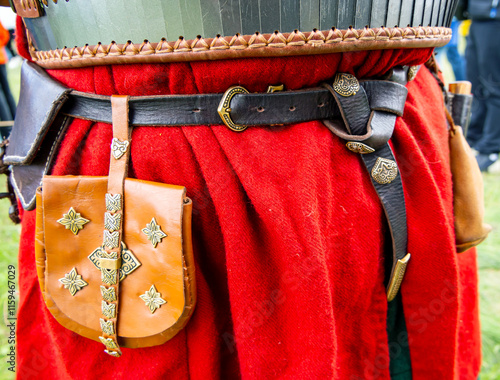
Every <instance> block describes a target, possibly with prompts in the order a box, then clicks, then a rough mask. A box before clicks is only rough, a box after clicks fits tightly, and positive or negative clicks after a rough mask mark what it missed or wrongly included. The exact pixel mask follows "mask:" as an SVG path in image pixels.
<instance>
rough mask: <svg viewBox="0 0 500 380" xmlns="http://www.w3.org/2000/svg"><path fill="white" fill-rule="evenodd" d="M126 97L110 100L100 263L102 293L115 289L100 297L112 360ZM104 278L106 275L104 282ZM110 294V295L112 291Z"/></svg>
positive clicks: (126, 150) (126, 134) (127, 141)
mask: <svg viewBox="0 0 500 380" xmlns="http://www.w3.org/2000/svg"><path fill="white" fill-rule="evenodd" d="M128 99H129V98H128V96H112V97H111V111H112V119H113V140H112V143H111V157H110V164H109V176H108V190H107V191H108V193H107V194H106V210H107V211H106V214H105V216H104V220H105V223H104V228H105V230H104V241H103V248H104V251H105V256H106V257H102V261H101V272H102V276H103V277H102V280H103V284H102V287H101V289H103V288H104V289H103V292H107V291H111V288H113V289H114V296H112V297H111V299H114V301H112V302H108V301H110V299H109V298H108V299H106V297H105V296H104V294H103V298H104V299H103V300H102V314H103V318H101V320H100V322H101V328H102V330H103V334H102V337H99V339H100V340H101V342H102V343H103V344H104V345H105V346H106V350H105V352H106V353H108V354H109V355H111V356H115V357H119V356H121V350H120V347H119V344H118V340H117V328H118V323H117V322H118V310H119V308H118V306H119V305H118V301H119V288H120V271H119V270H120V266H121V250H122V244H121V242H122V234H123V216H124V213H123V206H124V201H123V193H124V191H123V187H124V180H125V177H126V176H127V173H128V161H129V156H130V129H129V125H128ZM105 274H107V275H109V277H107V279H105ZM111 292H113V291H111Z"/></svg>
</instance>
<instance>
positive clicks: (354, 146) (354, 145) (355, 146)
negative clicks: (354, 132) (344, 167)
mask: <svg viewBox="0 0 500 380" xmlns="http://www.w3.org/2000/svg"><path fill="white" fill-rule="evenodd" d="M345 146H346V147H347V149H349V150H350V151H351V152H354V153H359V154H368V153H373V152H375V149H373V148H372V147H371V146H368V145H366V144H363V143H360V142H357V141H349V142H348V143H347V144H345Z"/></svg>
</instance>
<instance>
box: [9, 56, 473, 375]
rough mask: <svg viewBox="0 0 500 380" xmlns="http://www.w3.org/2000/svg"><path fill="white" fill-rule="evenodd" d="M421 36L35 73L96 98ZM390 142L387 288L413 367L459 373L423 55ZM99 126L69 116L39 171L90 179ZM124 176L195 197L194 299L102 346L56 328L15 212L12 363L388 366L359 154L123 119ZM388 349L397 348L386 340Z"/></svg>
mask: <svg viewBox="0 0 500 380" xmlns="http://www.w3.org/2000/svg"><path fill="white" fill-rule="evenodd" d="M430 54H431V49H420V50H386V51H371V52H355V53H354V52H353V53H343V54H331V55H323V56H307V57H288V58H274V59H267V58H257V59H241V60H228V61H209V62H193V63H174V64H148V65H116V66H100V67H99V66H96V67H89V68H81V69H71V70H69V69H68V70H52V71H50V74H51V75H52V76H53V77H54V78H56V79H58V80H59V81H61V82H62V83H64V84H65V85H67V86H69V87H72V88H75V89H77V90H79V91H85V92H91V93H97V94H104V95H112V94H128V95H159V94H194V93H210V92H219V93H220V92H224V91H225V90H226V89H227V88H228V87H229V86H231V85H242V86H244V87H246V88H247V89H248V90H249V91H253V92H257V91H260V92H262V91H265V90H266V88H267V86H268V85H275V84H280V83H282V84H284V85H285V87H286V88H287V89H300V88H305V87H312V86H316V85H318V83H320V82H322V81H324V80H327V79H329V78H332V77H333V76H334V75H335V73H336V72H348V73H352V74H355V75H356V76H357V77H360V78H367V77H374V76H377V75H381V74H383V73H386V72H387V71H388V70H389V69H390V68H391V67H393V66H395V65H415V64H422V63H424V62H425V61H426V60H427V59H428V58H429V56H430ZM407 87H408V90H409V94H408V100H407V102H406V107H405V112H404V116H403V117H400V118H398V120H397V123H396V128H395V132H394V136H393V138H392V140H391V144H392V146H393V148H394V152H395V156H396V159H397V161H398V164H399V166H400V169H401V176H402V180H403V185H404V190H405V196H406V207H407V214H408V251H409V252H410V253H411V254H412V258H411V260H410V263H409V266H408V270H407V274H406V277H405V280H404V282H403V285H402V297H403V305H404V312H405V316H406V324H407V330H408V337H401V339H406V338H407V339H408V340H409V346H410V353H411V360H412V370H413V377H414V379H425V380H428V379H454V378H463V379H473V378H474V379H475V378H476V377H477V375H478V372H479V366H480V339H479V322H478V309H477V294H476V286H477V284H476V282H477V278H476V253H475V250H474V249H472V250H469V251H468V252H467V253H464V254H461V255H457V254H456V252H455V246H454V240H455V239H454V230H453V200H452V182H451V174H450V169H449V152H448V137H447V136H448V135H447V130H446V123H445V118H444V112H443V100H442V94H441V90H440V89H439V87H438V85H437V83H436V81H435V79H434V78H433V77H432V75H431V74H430V72H429V71H428V70H427V69H426V68H425V67H422V68H421V69H420V71H419V73H418V75H417V77H416V79H415V80H414V81H412V82H410V83H409V84H408V86H407ZM111 138H112V132H111V126H110V125H108V124H103V123H94V122H89V121H83V120H75V121H74V122H73V123H72V124H71V126H70V127H69V129H68V131H67V134H66V137H65V139H64V141H63V143H62V145H61V147H60V149H59V152H58V155H57V160H56V162H55V165H54V167H53V169H52V174H56V175H65V174H73V175H76V174H81V175H107V171H108V165H109V158H110V148H109V147H110V142H111ZM129 176H130V177H135V178H140V179H145V180H149V181H158V182H164V183H170V184H176V185H183V186H186V187H187V191H188V196H189V197H191V198H192V199H193V202H194V215H193V233H194V250H195V252H194V253H195V261H196V269H197V272H196V277H197V283H198V304H197V306H196V310H195V313H194V315H193V317H192V319H191V321H190V322H189V324H188V325H187V327H186V328H185V329H184V330H183V331H181V332H180V333H179V334H178V335H177V336H176V337H175V338H174V339H172V340H171V341H169V342H167V343H166V344H164V345H161V346H157V347H151V348H144V349H126V348H125V349H123V356H122V357H121V358H119V359H116V358H112V357H109V356H108V355H106V354H105V353H103V346H102V345H101V344H100V343H97V342H95V341H92V340H89V339H86V338H83V337H80V336H78V335H77V334H75V333H72V332H71V331H69V330H66V329H65V328H63V327H61V326H60V325H59V324H58V323H57V322H56V321H55V320H54V318H53V317H52V316H51V314H50V312H49V311H48V310H47V308H46V307H45V305H44V303H43V300H42V296H41V293H40V288H39V285H38V281H37V278H36V271H35V261H34V244H33V239H34V224H35V215H34V212H25V213H24V215H23V230H22V239H21V249H20V256H19V261H20V270H21V275H20V292H21V299H20V305H19V319H18V363H19V367H18V377H19V378H20V379H23V380H24V379H31V378H60V379H69V378H78V379H96V378H99V377H103V378H104V377H106V378H114V379H122V378H123V379H125V378H134V379H135V378H140V377H142V376H144V377H147V378H150V379H160V378H170V379H194V380H195V379H203V380H205V379H219V378H244V379H274V378H283V379H349V380H350V379H388V378H389V347H388V343H387V342H388V338H387V333H386V312H387V300H386V295H385V289H384V258H385V257H386V253H384V252H387V250H388V249H390V246H391V244H390V238H389V237H388V233H387V222H386V221H385V217H384V214H383V210H382V207H381V203H380V201H379V199H378V197H377V194H376V192H375V190H374V188H373V186H372V184H371V182H370V178H369V175H368V173H367V172H366V169H365V168H364V166H363V164H362V161H361V159H360V157H359V156H358V155H356V154H353V153H352V152H350V151H349V150H347V149H346V148H345V146H344V142H343V141H341V140H340V139H339V138H337V137H336V136H334V135H333V134H332V133H331V132H329V130H328V129H327V128H326V127H325V126H324V125H323V124H322V123H321V122H320V121H312V122H306V123H300V124H295V125H289V126H283V127H274V128H272V129H271V128H266V127H251V128H248V130H246V131H245V132H243V133H236V132H232V131H230V130H229V129H228V128H226V127H225V126H211V127H209V126H196V127H192V126H186V127H137V128H135V129H134V131H133V136H132V148H131V166H130V172H129ZM391 349H397V347H392V348H391Z"/></svg>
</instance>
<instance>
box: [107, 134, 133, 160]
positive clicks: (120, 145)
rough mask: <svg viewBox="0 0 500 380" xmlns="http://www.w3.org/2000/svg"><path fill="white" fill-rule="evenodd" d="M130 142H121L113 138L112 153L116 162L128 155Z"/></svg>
mask: <svg viewBox="0 0 500 380" xmlns="http://www.w3.org/2000/svg"><path fill="white" fill-rule="evenodd" d="M128 145H129V142H128V141H127V140H125V141H120V140H118V139H117V138H116V137H113V140H112V142H111V153H112V154H113V157H114V158H115V159H116V160H119V159H120V158H121V157H122V156H123V155H124V154H125V153H127V148H128Z"/></svg>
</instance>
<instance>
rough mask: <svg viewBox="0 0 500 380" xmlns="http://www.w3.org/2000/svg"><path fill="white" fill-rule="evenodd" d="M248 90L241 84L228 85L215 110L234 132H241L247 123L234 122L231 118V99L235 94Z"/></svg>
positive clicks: (247, 92) (244, 92)
mask: <svg viewBox="0 0 500 380" xmlns="http://www.w3.org/2000/svg"><path fill="white" fill-rule="evenodd" d="M249 93H250V92H249V91H248V90H247V89H246V88H244V87H241V86H233V87H229V88H228V89H227V91H226V92H225V93H224V95H223V96H222V99H221V101H220V103H219V107H217V112H218V113H219V116H220V118H221V119H222V121H223V122H224V124H226V126H227V127H228V128H229V129H231V130H233V131H236V132H242V131H244V130H245V129H247V127H248V125H241V124H236V123H234V122H233V120H232V119H231V99H232V98H233V96H235V95H236V94H249Z"/></svg>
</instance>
